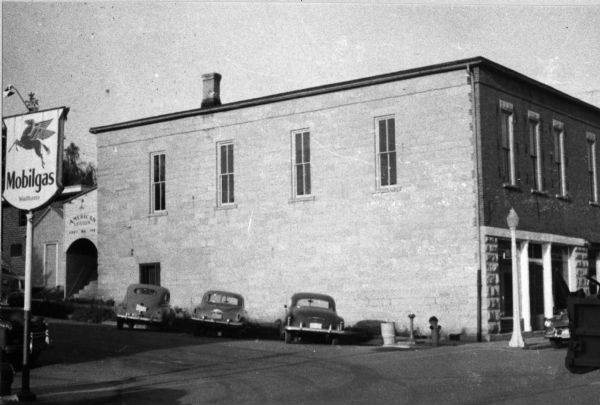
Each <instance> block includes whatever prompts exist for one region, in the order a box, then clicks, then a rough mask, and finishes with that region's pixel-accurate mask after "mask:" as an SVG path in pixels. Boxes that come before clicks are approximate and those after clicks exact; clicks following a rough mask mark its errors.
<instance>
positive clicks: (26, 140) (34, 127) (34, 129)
mask: <svg viewBox="0 0 600 405" xmlns="http://www.w3.org/2000/svg"><path fill="white" fill-rule="evenodd" d="M51 122H52V119H49V120H46V121H40V122H37V123H36V122H35V121H34V120H31V119H30V120H25V124H27V127H25V129H24V130H23V134H22V135H21V139H17V140H15V142H14V143H13V144H12V146H11V147H10V149H9V150H8V151H9V152H10V151H11V150H12V148H14V147H16V148H17V150H19V146H20V147H21V148H23V149H25V150H31V149H33V150H34V151H35V154H36V155H38V156H39V157H40V159H41V160H42V167H44V156H43V155H42V148H44V150H45V151H46V154H49V153H50V149H49V148H48V147H47V146H46V145H44V144H43V143H42V140H44V139H47V138H50V137H51V136H52V135H54V134H55V132H54V131H50V130H49V129H46V128H48V125H50V123H51Z"/></svg>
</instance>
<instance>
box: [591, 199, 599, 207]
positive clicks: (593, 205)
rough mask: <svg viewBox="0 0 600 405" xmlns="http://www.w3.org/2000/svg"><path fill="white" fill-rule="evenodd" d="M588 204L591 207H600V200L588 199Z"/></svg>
mask: <svg viewBox="0 0 600 405" xmlns="http://www.w3.org/2000/svg"><path fill="white" fill-rule="evenodd" d="M589 204H590V205H591V206H592V207H597V208H600V201H590V202H589Z"/></svg>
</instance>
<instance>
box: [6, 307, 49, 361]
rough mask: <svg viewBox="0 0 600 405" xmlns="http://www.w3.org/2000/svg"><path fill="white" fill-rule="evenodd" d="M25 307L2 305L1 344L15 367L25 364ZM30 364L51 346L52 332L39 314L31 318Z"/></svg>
mask: <svg viewBox="0 0 600 405" xmlns="http://www.w3.org/2000/svg"><path fill="white" fill-rule="evenodd" d="M24 324H25V322H24V318H23V308H16V307H7V306H1V307H0V336H2V339H0V345H1V346H2V352H3V354H4V355H5V356H6V357H7V358H8V359H9V360H10V362H11V364H12V366H13V368H15V369H20V368H21V366H22V365H23V326H24ZM29 338H30V344H29V365H30V366H31V365H33V364H34V363H35V361H36V360H37V359H38V357H39V356H40V354H41V352H42V351H43V350H45V349H47V348H48V347H49V346H50V333H49V331H48V324H47V323H46V320H45V319H44V318H42V317H39V316H32V317H31V318H30V319H29Z"/></svg>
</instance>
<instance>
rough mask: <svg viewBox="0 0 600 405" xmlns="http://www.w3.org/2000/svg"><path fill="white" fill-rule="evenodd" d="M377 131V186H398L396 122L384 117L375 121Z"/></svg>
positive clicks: (391, 118) (392, 118)
mask: <svg viewBox="0 0 600 405" xmlns="http://www.w3.org/2000/svg"><path fill="white" fill-rule="evenodd" d="M375 125H376V131H377V141H376V149H377V180H378V181H377V186H378V188H386V187H390V186H395V185H396V184H397V182H398V181H397V174H396V120H395V119H394V117H382V118H377V119H376V120H375Z"/></svg>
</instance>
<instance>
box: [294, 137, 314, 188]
mask: <svg viewBox="0 0 600 405" xmlns="http://www.w3.org/2000/svg"><path fill="white" fill-rule="evenodd" d="M292 142H293V150H294V153H293V166H292V169H293V173H292V179H293V182H294V184H293V186H294V189H293V190H294V193H295V195H294V196H308V195H310V194H311V191H310V132H308V131H305V130H302V131H294V132H292Z"/></svg>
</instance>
